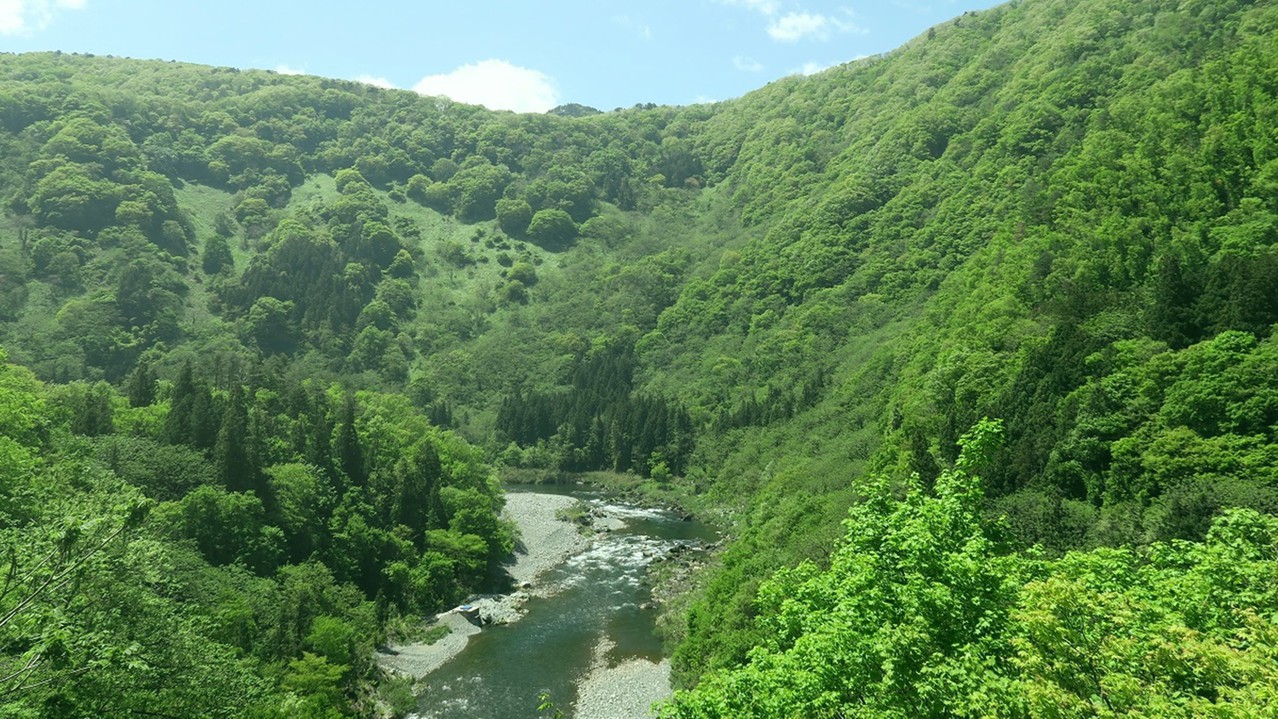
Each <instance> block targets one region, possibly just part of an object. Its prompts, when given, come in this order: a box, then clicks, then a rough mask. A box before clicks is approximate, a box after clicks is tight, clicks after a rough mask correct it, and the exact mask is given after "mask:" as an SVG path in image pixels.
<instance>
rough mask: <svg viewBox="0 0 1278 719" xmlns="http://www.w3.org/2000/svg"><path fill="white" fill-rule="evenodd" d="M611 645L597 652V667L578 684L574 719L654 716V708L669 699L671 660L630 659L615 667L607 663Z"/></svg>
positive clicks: (608, 643)
mask: <svg viewBox="0 0 1278 719" xmlns="http://www.w3.org/2000/svg"><path fill="white" fill-rule="evenodd" d="M611 649H612V643H611V642H609V641H607V640H605V641H603V642H601V643H600V644H599V646H598V647H596V648H595V657H594V666H592V667H591V670H590V673H589V674H587V675H586V676H585V677H583V678H582V679H581V680H580V681H579V682H578V683H577V702H576V706H575V711H574V712H573V714H572V716H573V719H639V718H640V717H651V716H654V714H653V711H652V705H653V703H655V702H659V701H662V700H664V699H668V698H670V695H671V690H670V660H668V659H663V660H661V661H660V662H655V663H654V662H650V661H648V660H646V659H631V660H629V661H626V662H623V663H621V664H618V665H617V666H615V667H610V666H608V665H607V663H606V661H605V659H606V657H607V654H608V652H609V651H611Z"/></svg>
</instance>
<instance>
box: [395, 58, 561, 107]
mask: <svg viewBox="0 0 1278 719" xmlns="http://www.w3.org/2000/svg"><path fill="white" fill-rule="evenodd" d="M413 90H415V91H417V92H418V93H420V94H422V95H444V96H445V97H448V98H451V99H453V100H456V101H457V102H465V103H469V104H472V105H483V106H484V107H487V108H488V109H490V110H514V111H515V112H545V111H547V110H549V109H551V108H552V107H555V106H557V105H559V104H560V102H559V91H558V90H557V89H555V82H554V80H553V79H551V78H550V77H549V76H548V75H546V74H545V73H543V72H540V71H538V70H531V69H529V68H526V67H519V66H518V65H512V64H510V63H508V62H506V61H505V60H484V61H482V62H477V63H475V64H473V65H462V66H461V67H459V68H457V69H456V70H453V71H452V72H450V73H447V74H444V75H429V76H427V77H423V78H422V79H421V81H420V82H418V83H417V84H416V85H414V86H413Z"/></svg>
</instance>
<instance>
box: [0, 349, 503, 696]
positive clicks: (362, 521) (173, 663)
mask: <svg viewBox="0 0 1278 719" xmlns="http://www.w3.org/2000/svg"><path fill="white" fill-rule="evenodd" d="M257 379H258V380H259V381H254V382H252V383H249V384H247V385H246V384H242V383H241V382H240V381H239V380H234V382H235V383H234V384H232V386H231V387H230V389H229V390H212V389H210V387H209V386H208V385H207V384H206V383H205V381H204V379H203V378H201V377H199V376H197V375H195V374H194V373H193V372H192V371H191V369H190V367H189V366H188V367H186V368H184V369H183V371H182V373H181V374H180V375H179V377H178V378H177V380H176V381H175V382H173V383H172V384H171V385H169V384H167V383H166V387H165V388H164V391H163V392H161V394H162V395H164V397H163V399H161V400H159V401H158V402H157V403H155V404H142V405H141V406H137V407H134V406H130V404H129V402H128V401H127V399H126V398H124V397H121V396H119V395H118V394H116V393H115V392H114V391H113V390H112V389H111V388H110V387H107V386H104V385H87V384H85V383H74V384H69V385H44V384H42V383H40V382H39V381H37V380H36V379H35V378H34V377H32V376H31V374H30V373H29V372H28V371H27V370H24V369H21V368H19V367H16V366H14V365H11V364H8V363H7V362H6V363H4V364H2V365H0V459H2V461H0V472H2V473H3V474H2V480H0V540H2V544H0V546H3V547H4V552H5V554H4V556H3V559H2V561H3V570H2V571H3V576H4V581H3V586H2V588H0V648H2V649H0V695H2V696H3V698H4V702H3V709H0V714H2V715H3V716H6V717H7V716H15V717H43V716H48V717H100V716H127V715H131V714H137V713H141V714H148V715H149V714H162V715H165V716H228V717H229V716H256V717H273V716H279V717H285V716H316V717H319V716H344V715H347V714H349V713H351V711H352V707H354V706H356V705H357V703H356V702H357V701H358V702H366V701H367V699H368V697H367V696H363V695H362V694H361V692H362V689H361V687H363V686H364V684H363V681H364V680H365V679H367V678H368V677H370V676H372V675H373V672H374V667H373V666H372V664H371V657H372V647H373V645H374V644H375V643H377V642H381V641H383V639H384V637H385V624H386V622H387V620H388V619H390V618H393V617H395V616H399V615H401V614H404V615H410V616H411V615H417V614H420V613H424V612H433V611H438V610H439V609H441V608H443V607H444V606H446V605H447V604H448V603H450V602H455V601H456V600H457V599H458V598H459V597H461V596H464V595H465V593H467V592H470V591H473V590H475V589H477V588H479V587H481V586H485V585H486V583H487V581H488V580H489V578H490V577H491V576H493V574H492V572H491V571H490V570H492V569H494V568H495V567H496V565H497V564H498V563H499V562H500V561H502V560H503V559H504V558H505V556H506V555H507V554H509V552H510V550H511V548H512V545H513V542H512V538H511V535H510V532H509V530H508V529H507V528H506V527H504V526H502V525H501V524H499V523H498V522H497V521H496V513H495V510H496V508H497V503H498V502H499V499H498V498H497V496H496V494H495V492H496V488H495V486H494V484H493V480H492V478H491V474H490V472H489V471H488V470H487V468H486V466H485V465H484V464H483V463H482V462H481V461H480V459H479V456H478V455H477V453H476V451H475V450H474V449H472V448H470V447H468V446H467V445H465V444H464V443H462V442H461V441H460V440H459V439H457V438H455V437H453V436H450V435H448V434H446V433H443V432H441V431H439V430H438V429H436V428H435V427H433V426H432V425H431V424H430V423H429V422H428V421H427V420H426V419H425V418H424V417H422V416H421V415H420V414H419V413H417V412H416V411H414V410H413V409H412V408H411V407H410V406H409V405H408V404H407V403H406V402H405V401H404V400H403V399H402V398H399V397H394V396H389V395H381V394H376V393H360V394H359V395H358V396H353V395H351V394H343V393H342V392H341V390H340V388H338V387H336V386H334V387H331V388H324V387H322V386H320V385H318V384H315V383H312V382H303V383H291V382H289V381H287V380H285V379H283V378H280V377H271V376H270V375H269V374H266V375H262V376H260V377H258V378H257Z"/></svg>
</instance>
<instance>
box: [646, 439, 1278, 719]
mask: <svg viewBox="0 0 1278 719" xmlns="http://www.w3.org/2000/svg"><path fill="white" fill-rule="evenodd" d="M996 434H997V424H996V423H991V422H982V423H980V424H979V425H978V426H977V428H976V429H974V430H973V432H972V433H970V434H968V435H966V436H965V437H964V442H963V444H964V453H963V455H962V456H961V457H960V461H959V463H958V465H959V467H960V468H959V469H955V470H952V471H949V472H945V473H943V474H942V476H941V477H940V478H938V480H937V483H936V493H935V496H929V495H927V494H926V493H924V492H923V491H922V490H921V489H920V488H918V487H917V486H913V487H910V488H908V489H907V491H906V496H905V498H904V499H903V500H900V501H897V500H895V499H893V498H892V494H891V492H890V491H889V487H888V484H887V482H885V481H883V480H872V481H870V482H869V483H868V486H867V487H866V488H865V490H866V491H867V492H868V494H869V496H868V497H867V499H866V500H865V501H864V502H863V503H861V504H859V505H858V506H856V507H853V508H852V510H851V512H850V516H849V519H848V520H847V529H848V534H847V537H846V538H845V540H844V542H843V544H842V545H841V546H840V547H839V549H838V550H837V551H836V552H835V554H834V555H833V556H832V557H831V561H830V567H829V569H827V570H824V571H822V570H819V569H817V568H816V567H815V566H814V565H812V564H810V563H807V564H803V565H800V566H799V567H797V568H795V569H788V570H781V571H780V572H778V573H777V574H776V575H774V576H773V577H772V578H771V579H770V580H768V581H767V582H764V584H763V585H762V586H761V587H760V588H759V591H758V595H757V600H756V605H757V608H758V611H759V614H760V617H759V620H758V622H759V626H760V628H761V629H762V630H763V641H762V642H761V643H760V644H759V645H758V646H756V647H755V648H754V649H753V650H751V652H750V654H749V661H748V663H746V664H745V665H744V666H741V667H739V668H736V669H732V670H729V671H720V672H715V673H711V674H709V675H708V676H707V677H705V678H704V679H703V681H702V682H701V684H700V685H699V686H698V687H697V688H696V689H695V690H693V691H689V692H680V693H678V694H677V695H676V697H675V699H674V701H673V703H671V704H669V705H667V706H666V707H664V708H663V716H667V717H681V718H686V717H746V716H755V717H794V716H804V717H836V716H839V717H842V716H856V717H894V718H895V717H920V716H921V717H950V716H970V717H985V716H998V717H1035V718H1039V717H1042V718H1044V719H1046V718H1048V717H1050V718H1053V719H1058V718H1063V717H1080V718H1081V717H1132V716H1140V717H1151V718H1152V717H1186V718H1188V717H1196V716H1220V717H1239V718H1241V717H1252V716H1271V715H1272V713H1271V712H1272V707H1273V706H1274V704H1273V702H1274V699H1275V698H1276V697H1278V669H1276V668H1275V667H1278V665H1276V664H1275V663H1274V658H1275V657H1276V656H1278V624H1275V623H1274V618H1275V617H1276V616H1278V572H1276V571H1275V569H1274V567H1275V566H1276V562H1278V519H1274V518H1273V517H1268V516H1264V515H1260V514H1258V513H1256V512H1254V511H1250V510H1231V511H1228V512H1226V513H1225V514H1223V515H1222V516H1221V517H1220V518H1219V519H1217V521H1216V522H1215V524H1214V525H1213V527H1212V529H1211V530H1210V532H1208V534H1207V538H1206V540H1205V541H1204V542H1203V543H1202V544H1192V543H1186V542H1177V543H1173V544H1170V545H1165V544H1155V545H1153V546H1152V547H1150V548H1149V549H1148V550H1146V551H1135V550H1131V549H1097V550H1094V551H1092V552H1088V553H1071V554H1068V555H1066V556H1065V557H1063V558H1061V559H1059V560H1056V561H1053V562H1043V561H1041V560H1038V559H1035V558H1033V557H1032V556H1026V555H1017V554H1008V553H1007V552H1006V551H1005V550H1004V549H1002V548H1001V547H999V546H998V545H997V543H995V542H993V541H992V540H991V539H990V538H989V534H988V533H987V530H986V529H985V528H984V527H983V526H982V524H981V522H980V521H979V519H978V514H977V510H978V509H979V501H980V497H981V491H980V487H979V479H978V478H976V477H975V476H973V475H971V474H968V473H967V472H966V471H964V470H963V469H962V467H969V466H972V464H973V463H977V462H978V457H979V456H980V455H981V453H982V449H983V448H985V449H988V448H990V447H991V440H992V439H993V437H994V436H995V435H996Z"/></svg>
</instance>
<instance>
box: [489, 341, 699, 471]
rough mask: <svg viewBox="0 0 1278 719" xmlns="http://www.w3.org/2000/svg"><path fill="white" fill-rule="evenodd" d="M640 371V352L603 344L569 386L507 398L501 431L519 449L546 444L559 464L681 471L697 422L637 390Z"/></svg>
mask: <svg viewBox="0 0 1278 719" xmlns="http://www.w3.org/2000/svg"><path fill="white" fill-rule="evenodd" d="M634 369H635V356H634V353H633V351H631V350H629V349H626V348H620V347H608V348H601V349H599V350H597V351H595V352H594V353H593V354H591V355H590V356H588V357H586V358H583V359H582V361H581V362H580V364H579V366H578V367H577V368H576V370H575V371H574V372H573V375H572V385H571V388H570V389H568V390H567V391H558V392H550V393H544V394H542V393H532V394H528V395H524V394H521V393H518V392H517V393H515V394H513V395H510V396H507V397H506V398H505V399H504V400H503V402H502V404H501V408H500V409H499V411H498V414H497V425H496V429H497V432H499V433H500V435H501V436H502V437H504V438H508V439H509V440H510V441H512V442H514V443H515V444H516V445H517V446H519V447H536V446H538V445H540V448H542V449H545V450H546V451H547V453H548V454H549V455H550V457H549V461H551V462H553V467H552V468H554V469H559V470H564V471H568V472H584V471H592V470H601V469H606V470H612V471H615V472H637V473H638V474H640V475H643V476H645V477H659V478H662V479H667V478H669V477H670V476H671V475H672V474H674V475H682V474H683V473H684V470H685V469H686V468H687V466H688V460H689V456H690V454H691V452H692V448H693V445H694V440H695V438H694V436H693V427H692V421H691V419H690V418H689V417H688V413H687V411H685V410H684V409H683V408H682V407H680V406H679V405H678V404H677V403H673V402H669V401H667V400H665V399H662V398H659V397H649V396H646V395H642V394H636V393H635V392H634V391H633V373H634ZM533 454H534V455H539V453H538V452H535V451H534V452H533ZM514 461H515V463H516V464H521V463H527V462H529V460H528V459H522V460H521V459H519V458H515V459H514ZM531 461H532V462H536V461H537V459H535V458H534V459H532V460H531Z"/></svg>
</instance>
